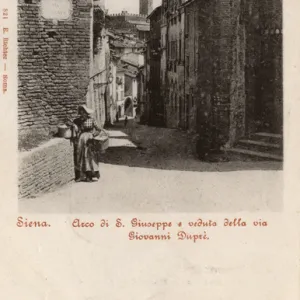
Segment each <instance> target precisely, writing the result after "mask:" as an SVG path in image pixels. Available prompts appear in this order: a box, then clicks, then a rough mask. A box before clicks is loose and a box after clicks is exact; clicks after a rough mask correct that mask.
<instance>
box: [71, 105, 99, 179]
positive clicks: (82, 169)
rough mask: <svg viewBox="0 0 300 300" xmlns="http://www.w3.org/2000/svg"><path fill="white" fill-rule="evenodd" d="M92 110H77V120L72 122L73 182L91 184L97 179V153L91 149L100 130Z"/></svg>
mask: <svg viewBox="0 0 300 300" xmlns="http://www.w3.org/2000/svg"><path fill="white" fill-rule="evenodd" d="M92 113H93V110H91V109H89V108H88V107H87V106H85V105H81V106H79V108H78V114H79V118H76V119H75V120H74V121H73V137H74V138H73V142H74V160H75V181H76V182H79V181H83V180H86V181H87V182H92V181H93V178H96V179H99V178H100V172H99V164H98V157H97V153H96V151H95V150H94V147H93V138H94V137H96V136H97V135H99V134H100V132H101V131H102V129H101V128H100V127H99V126H98V124H97V122H96V121H95V120H94V119H93V118H92V116H91V114H92Z"/></svg>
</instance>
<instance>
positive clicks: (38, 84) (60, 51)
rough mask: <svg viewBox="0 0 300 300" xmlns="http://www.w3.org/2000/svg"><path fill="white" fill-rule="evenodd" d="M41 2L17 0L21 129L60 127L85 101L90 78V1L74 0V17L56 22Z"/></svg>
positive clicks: (39, 0)
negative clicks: (47, 16)
mask: <svg viewBox="0 0 300 300" xmlns="http://www.w3.org/2000/svg"><path fill="white" fill-rule="evenodd" d="M27 3H30V4H27ZM40 3H41V0H32V1H25V0H19V1H18V54H19V57H18V69H19V84H18V105H19V109H18V111H19V128H20V131H24V130H28V129H29V130H30V129H33V128H34V129H45V130H47V131H51V129H53V130H54V129H56V125H57V124H58V123H59V121H64V119H65V118H66V117H67V116H68V117H70V116H73V115H74V114H75V113H76V111H77V106H78V105H79V104H82V103H85V100H86V99H85V97H86V93H87V87H88V83H89V60H90V9H91V6H90V1H89V0H85V1H83V0H72V15H71V18H70V19H69V20H64V21H63V20H62V21H58V22H57V23H54V22H53V21H52V20H48V19H47V20H46V19H43V18H41V15H40Z"/></svg>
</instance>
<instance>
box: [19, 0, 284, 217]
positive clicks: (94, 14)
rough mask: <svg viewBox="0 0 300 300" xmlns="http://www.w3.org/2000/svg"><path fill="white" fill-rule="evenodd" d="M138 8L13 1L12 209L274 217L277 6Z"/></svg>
mask: <svg viewBox="0 0 300 300" xmlns="http://www.w3.org/2000/svg"><path fill="white" fill-rule="evenodd" d="M124 2H125V1H124ZM127 2H128V3H127ZM133 2H134V3H135V2H138V8H139V13H133V12H131V11H127V10H125V9H124V10H122V9H119V8H116V7H114V8H112V7H110V5H109V3H105V2H104V1H103V0H100V1H96V0H93V1H92V0H84V1H82V0H51V1H50V0H32V1H26V0H18V46H19V48H18V49H19V50H18V54H19V63H18V69H19V75H18V78H19V88H18V99H19V100H18V124H19V130H18V134H19V183H18V187H19V211H20V212H22V213H45V214H60V213H61V214H63V213H70V214H73V213H89V214H98V213H118V212H120V213H185V212H186V213H200V212H201V213H209V212H211V213H224V212H242V211H244V212H257V211H264V212H280V211H282V210H283V157H284V153H283V142H284V137H283V83H282V82H283V77H282V3H281V0H272V1H267V0H260V1H258V0H249V1H244V0H235V1H231V2H230V3H229V1H217V0H213V1H209V2H207V1H200V0H185V1H184V0H161V1H156V2H155V3H153V1H152V0H127V1H126V3H127V4H128V5H129V6H130V4H132V3H133ZM124 6H126V5H124ZM33 29H34V30H33Z"/></svg>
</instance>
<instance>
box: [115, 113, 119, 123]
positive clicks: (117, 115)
mask: <svg viewBox="0 0 300 300" xmlns="http://www.w3.org/2000/svg"><path fill="white" fill-rule="evenodd" d="M116 120H117V123H118V122H119V114H118V113H116Z"/></svg>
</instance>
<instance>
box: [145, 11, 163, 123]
mask: <svg viewBox="0 0 300 300" xmlns="http://www.w3.org/2000/svg"><path fill="white" fill-rule="evenodd" d="M161 9H162V7H161V6H158V7H157V8H156V9H155V10H154V11H153V12H152V13H151V14H150V15H149V17H148V18H149V19H150V24H151V25H150V38H149V43H148V47H149V66H150V74H149V81H148V84H149V86H148V89H149V91H150V94H149V109H150V111H149V114H150V115H149V123H150V124H152V125H164V123H165V120H164V101H163V99H162V95H161V71H160V70H161V17H162V14H161Z"/></svg>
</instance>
